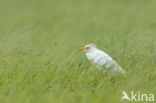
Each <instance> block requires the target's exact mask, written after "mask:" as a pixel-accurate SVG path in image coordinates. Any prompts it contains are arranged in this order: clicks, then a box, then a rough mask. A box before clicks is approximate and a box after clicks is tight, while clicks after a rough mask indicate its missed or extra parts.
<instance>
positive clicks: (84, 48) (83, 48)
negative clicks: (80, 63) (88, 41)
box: [78, 47, 88, 50]
mask: <svg viewBox="0 0 156 103" xmlns="http://www.w3.org/2000/svg"><path fill="white" fill-rule="evenodd" d="M86 49H88V47H82V48H78V50H86Z"/></svg>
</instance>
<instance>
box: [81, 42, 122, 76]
mask: <svg viewBox="0 0 156 103" xmlns="http://www.w3.org/2000/svg"><path fill="white" fill-rule="evenodd" d="M84 48H86V49H84ZM84 48H80V49H83V50H84V51H85V52H86V56H87V59H88V60H89V61H91V63H92V64H93V65H94V66H95V67H97V68H105V70H113V71H115V72H121V73H124V72H125V71H124V70H123V69H122V68H121V67H120V66H119V65H118V64H117V63H116V62H115V61H114V60H113V59H112V58H111V57H110V56H109V55H108V54H107V53H105V52H104V51H102V50H99V49H97V48H96V46H95V45H94V44H88V45H86V46H85V47H84Z"/></svg>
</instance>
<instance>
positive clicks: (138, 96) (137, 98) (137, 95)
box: [121, 91, 154, 102]
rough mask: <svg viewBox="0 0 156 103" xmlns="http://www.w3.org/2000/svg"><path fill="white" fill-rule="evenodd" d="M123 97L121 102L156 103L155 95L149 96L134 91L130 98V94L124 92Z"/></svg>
mask: <svg viewBox="0 0 156 103" xmlns="http://www.w3.org/2000/svg"><path fill="white" fill-rule="evenodd" d="M122 93H123V96H122V97H121V101H123V100H124V99H125V100H128V101H136V102H137V101H143V102H148V101H150V102H152V101H154V94H147V93H140V92H137V93H134V92H133V91H131V95H130V96H128V94H127V93H126V92H125V91H123V92H122Z"/></svg>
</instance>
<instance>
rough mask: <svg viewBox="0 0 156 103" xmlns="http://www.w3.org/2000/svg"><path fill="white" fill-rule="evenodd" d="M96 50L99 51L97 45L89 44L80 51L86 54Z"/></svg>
mask: <svg viewBox="0 0 156 103" xmlns="http://www.w3.org/2000/svg"><path fill="white" fill-rule="evenodd" d="M94 49H97V48H96V45H95V44H87V45H85V46H84V47H82V48H79V50H83V51H85V52H90V51H92V50H94Z"/></svg>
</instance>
